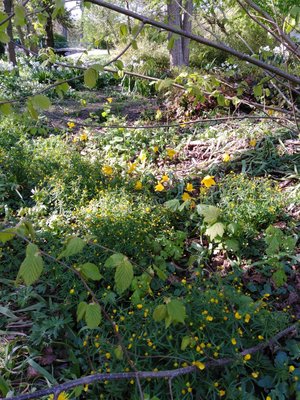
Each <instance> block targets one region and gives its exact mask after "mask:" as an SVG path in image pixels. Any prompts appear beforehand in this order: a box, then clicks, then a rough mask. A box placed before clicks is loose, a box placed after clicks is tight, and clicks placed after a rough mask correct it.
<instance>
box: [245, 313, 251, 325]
mask: <svg viewBox="0 0 300 400" xmlns="http://www.w3.org/2000/svg"><path fill="white" fill-rule="evenodd" d="M250 318H251V315H250V314H246V315H245V322H246V324H248V322H249V321H250Z"/></svg>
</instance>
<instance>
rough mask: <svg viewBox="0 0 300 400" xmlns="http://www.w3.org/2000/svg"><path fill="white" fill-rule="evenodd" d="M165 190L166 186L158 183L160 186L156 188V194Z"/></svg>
mask: <svg viewBox="0 0 300 400" xmlns="http://www.w3.org/2000/svg"><path fill="white" fill-rule="evenodd" d="M164 189H165V188H164V186H163V185H162V184H161V183H160V182H158V184H157V185H156V186H155V188H154V190H155V191H156V192H162V191H163V190H164Z"/></svg>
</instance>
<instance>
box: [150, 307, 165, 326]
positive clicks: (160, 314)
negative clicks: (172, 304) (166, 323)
mask: <svg viewBox="0 0 300 400" xmlns="http://www.w3.org/2000/svg"><path fill="white" fill-rule="evenodd" d="M166 316H167V307H166V306H165V305H164V304H161V305H159V306H157V307H156V308H155V310H154V311H153V319H154V321H156V322H160V321H162V320H164V319H165V318H166Z"/></svg>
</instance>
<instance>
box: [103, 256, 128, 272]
mask: <svg viewBox="0 0 300 400" xmlns="http://www.w3.org/2000/svg"><path fill="white" fill-rule="evenodd" d="M124 259H127V257H126V256H124V254H121V253H116V254H113V255H112V256H110V257H109V258H108V259H107V260H106V261H105V264H104V265H105V267H107V268H116V267H118V266H119V265H122V264H123V262H124Z"/></svg>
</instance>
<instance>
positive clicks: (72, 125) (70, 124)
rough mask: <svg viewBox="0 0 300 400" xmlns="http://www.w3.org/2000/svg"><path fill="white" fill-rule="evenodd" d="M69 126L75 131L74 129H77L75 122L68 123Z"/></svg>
mask: <svg viewBox="0 0 300 400" xmlns="http://www.w3.org/2000/svg"><path fill="white" fill-rule="evenodd" d="M67 125H68V127H69V128H70V129H73V128H74V127H75V123H74V122H71V121H69V122H68V123H67Z"/></svg>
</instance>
